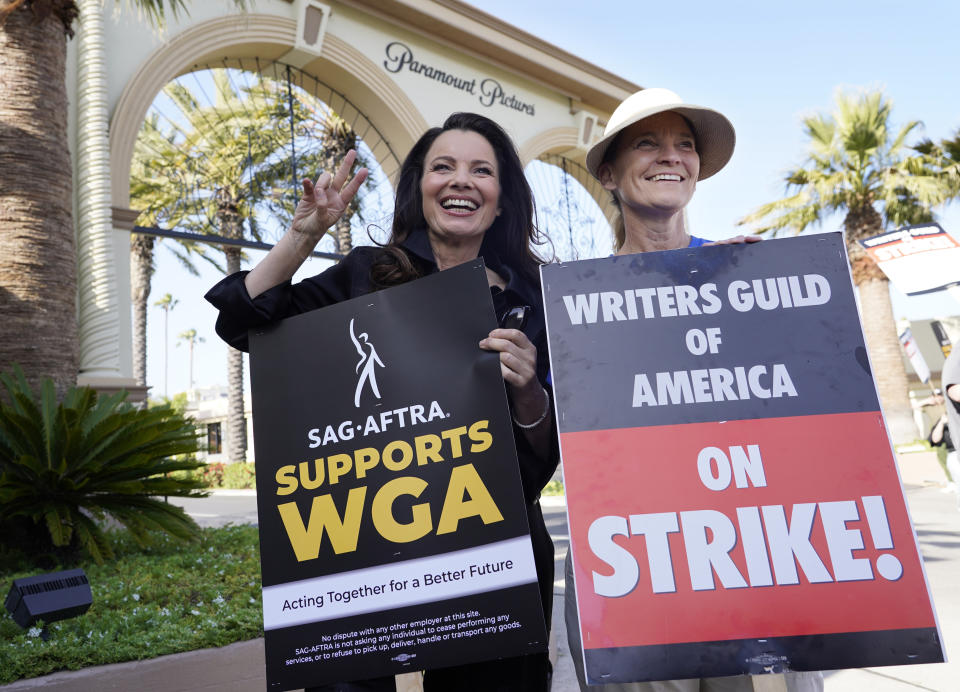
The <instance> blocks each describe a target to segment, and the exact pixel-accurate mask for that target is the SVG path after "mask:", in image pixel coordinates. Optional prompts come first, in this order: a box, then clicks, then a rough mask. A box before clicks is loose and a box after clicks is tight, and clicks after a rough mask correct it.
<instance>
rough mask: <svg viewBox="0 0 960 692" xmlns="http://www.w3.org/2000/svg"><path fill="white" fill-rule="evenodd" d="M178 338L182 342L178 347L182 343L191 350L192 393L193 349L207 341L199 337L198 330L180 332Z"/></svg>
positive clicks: (191, 374) (191, 383)
mask: <svg viewBox="0 0 960 692" xmlns="http://www.w3.org/2000/svg"><path fill="white" fill-rule="evenodd" d="M177 338H178V339H179V340H180V341H179V342H178V343H177V346H179V345H180V343H186V344H187V346H188V347H189V348H190V391H193V347H194V346H195V345H196V344H202V343H203V342H204V341H205V339H204V338H203V337H202V336H197V330H196V329H193V328H191V329H186V330H184V331H182V332H180V333H179V334H178V335H177Z"/></svg>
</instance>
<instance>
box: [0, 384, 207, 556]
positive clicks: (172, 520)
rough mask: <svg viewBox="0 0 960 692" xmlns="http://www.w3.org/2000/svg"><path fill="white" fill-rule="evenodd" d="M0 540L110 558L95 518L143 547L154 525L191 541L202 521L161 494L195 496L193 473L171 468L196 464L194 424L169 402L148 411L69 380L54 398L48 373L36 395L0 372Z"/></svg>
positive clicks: (199, 494) (198, 492) (198, 486)
mask: <svg viewBox="0 0 960 692" xmlns="http://www.w3.org/2000/svg"><path fill="white" fill-rule="evenodd" d="M0 383H2V384H3V386H4V387H5V388H6V390H7V395H8V398H9V403H4V402H3V401H0V540H3V541H5V542H7V543H8V544H12V545H14V546H16V545H17V544H20V545H28V546H31V547H32V549H33V550H40V551H42V550H50V551H53V552H55V553H59V554H60V555H61V556H62V555H64V554H75V553H78V552H81V551H85V552H87V553H88V554H89V555H90V557H91V558H93V559H94V560H95V561H96V562H98V563H101V562H103V560H104V559H106V558H110V557H112V556H113V551H112V549H111V547H110V544H109V542H108V541H107V540H106V539H105V538H104V534H103V531H102V528H101V526H100V524H99V522H103V521H104V520H106V519H107V518H109V519H111V520H113V521H114V522H117V523H119V524H122V525H123V526H125V527H126V528H127V529H128V530H129V531H130V535H131V536H132V537H133V538H134V540H136V541H137V542H138V544H140V545H146V543H147V542H148V538H149V531H150V530H152V529H159V530H160V531H163V532H166V533H167V534H169V535H171V536H174V537H176V538H180V539H185V540H189V539H193V538H195V537H196V536H197V535H198V531H199V528H198V527H197V525H196V523H195V522H194V521H193V519H191V518H190V517H189V516H187V515H186V514H185V513H184V511H183V510H182V509H181V508H179V507H177V506H175V505H172V504H168V503H167V502H164V501H163V500H162V499H159V498H161V497H164V496H171V495H172V496H184V497H202V496H204V495H205V493H204V492H202V488H203V485H202V483H200V482H199V481H197V480H194V479H191V478H189V476H186V477H185V476H184V475H181V474H174V475H169V476H168V475H167V474H169V473H170V472H174V471H181V470H186V471H189V470H192V469H195V468H197V467H199V466H201V465H202V464H201V463H200V462H198V461H196V460H195V458H193V457H192V456H189V455H192V454H194V453H196V451H197V449H198V445H199V440H198V438H197V435H196V432H195V429H194V426H193V423H192V422H191V421H188V420H186V419H185V418H184V417H183V416H182V415H180V414H178V413H176V412H174V411H173V410H172V409H171V408H170V407H169V406H159V407H156V408H150V409H146V410H140V409H137V408H134V407H133V406H131V405H130V404H128V403H126V401H125V399H126V393H120V394H116V395H113V396H109V397H100V396H98V394H97V393H96V392H95V391H94V390H92V389H90V388H89V387H73V388H71V389H70V390H68V391H67V393H66V394H65V395H64V397H63V400H62V401H61V402H57V401H56V394H55V391H54V386H53V382H52V381H51V380H49V379H47V380H45V381H44V382H43V383H42V385H41V392H40V396H39V398H37V397H36V396H35V395H34V393H33V391H32V390H31V389H30V386H29V385H28V384H27V382H26V379H25V378H24V376H23V373H22V372H21V371H20V369H19V368H16V367H15V368H14V374H13V375H12V376H11V375H10V374H6V373H4V374H0Z"/></svg>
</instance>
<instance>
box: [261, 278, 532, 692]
mask: <svg viewBox="0 0 960 692" xmlns="http://www.w3.org/2000/svg"><path fill="white" fill-rule="evenodd" d="M494 324H496V318H495V315H494V311H493V304H492V302H491V300H490V289H489V287H488V285H487V279H486V271H485V270H484V266H483V261H482V260H477V261H474V262H470V263H466V264H463V265H460V266H458V267H454V268H453V269H449V270H447V271H443V272H440V273H438V274H433V275H430V276H428V277H425V278H423V279H420V280H418V281H413V282H411V283H408V284H404V285H402V286H396V287H394V288H390V289H387V290H383V291H378V292H376V293H373V294H370V295H367V296H364V297H362V298H356V299H354V300H348V301H344V302H342V303H338V304H336V305H332V306H329V307H326V308H323V309H320V310H314V311H312V312H308V313H304V314H302V315H298V316H296V317H291V318H289V319H286V320H282V321H281V322H279V323H278V324H277V325H275V326H273V327H271V328H269V329H264V330H256V331H255V332H254V333H251V338H250V348H251V359H250V361H251V381H252V389H253V405H254V414H255V417H254V429H255V430H254V432H255V444H256V454H257V457H256V465H257V508H258V514H259V524H260V556H261V569H262V576H263V618H264V635H265V637H264V638H265V652H266V668H267V683H268V688H269V689H270V690H289V689H295V688H302V687H305V686H306V687H310V686H316V685H322V684H324V683H328V682H342V681H347V680H356V679H360V678H370V677H379V676H382V675H391V674H395V673H401V672H406V671H413V670H423V669H426V668H440V667H446V666H452V665H456V664H460V663H467V662H474V661H482V660H487V659H493V658H501V657H506V656H518V655H520V654H524V653H531V652H533V651H543V650H545V648H546V641H547V640H546V632H545V626H544V619H543V610H542V607H541V605H540V591H539V588H538V585H537V574H536V569H535V567H534V558H533V551H532V548H531V544H530V536H529V528H528V524H527V516H526V506H525V503H524V499H523V490H522V487H521V483H520V473H519V468H518V465H517V453H516V447H515V446H514V439H513V426H512V424H511V422H510V413H509V409H508V407H507V401H506V391H505V389H504V382H503V377H502V376H501V374H500V361H499V357H498V354H496V353H492V352H488V351H483V350H481V349H480V348H478V346H477V343H478V342H479V341H480V340H481V339H482V338H483V337H485V336H486V335H487V334H488V333H489V332H490V330H491V329H492V328H493V325H494Z"/></svg>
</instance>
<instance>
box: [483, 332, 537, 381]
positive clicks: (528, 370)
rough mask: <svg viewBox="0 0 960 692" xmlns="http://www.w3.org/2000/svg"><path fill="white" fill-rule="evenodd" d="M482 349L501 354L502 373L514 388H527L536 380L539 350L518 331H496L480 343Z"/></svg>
mask: <svg viewBox="0 0 960 692" xmlns="http://www.w3.org/2000/svg"><path fill="white" fill-rule="evenodd" d="M480 348H483V349H485V350H488V351H497V352H499V353H500V372H501V373H502V375H503V379H504V380H506V381H507V382H508V383H509V384H511V385H513V386H514V387H520V388H522V387H526V386H527V385H528V384H530V383H531V382H532V381H533V380H535V379H536V374H537V349H536V347H535V346H534V345H533V344H532V343H530V340H529V339H528V338H527V336H526V334H524V333H523V332H521V331H519V330H517V329H494V330H493V331H492V332H490V334H489V335H488V336H487V338H485V339H483V340H481V341H480Z"/></svg>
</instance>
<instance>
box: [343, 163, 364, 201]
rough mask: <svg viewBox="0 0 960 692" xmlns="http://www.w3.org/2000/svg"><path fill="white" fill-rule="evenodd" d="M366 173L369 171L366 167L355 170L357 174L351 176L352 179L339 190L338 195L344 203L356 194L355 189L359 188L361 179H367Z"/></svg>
mask: <svg viewBox="0 0 960 692" xmlns="http://www.w3.org/2000/svg"><path fill="white" fill-rule="evenodd" d="M368 173H369V171H367V169H366V168H361V169H360V170H358V171H357V174H356V175H355V176H353V180H351V181H350V182H349V183H347V184H346V186H345V187H344V188H343V190H341V191H340V197H341V199H343V203H344V204H349V203H350V200H351V199H353V196H354V195H355V194H357V190H359V189H360V186H361V185H362V184H363V181H364V180H366V179H367V174H368Z"/></svg>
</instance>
